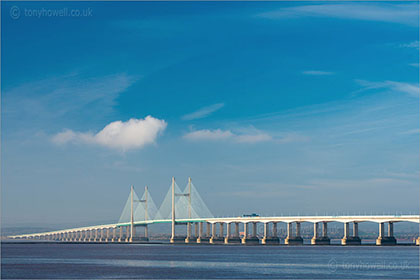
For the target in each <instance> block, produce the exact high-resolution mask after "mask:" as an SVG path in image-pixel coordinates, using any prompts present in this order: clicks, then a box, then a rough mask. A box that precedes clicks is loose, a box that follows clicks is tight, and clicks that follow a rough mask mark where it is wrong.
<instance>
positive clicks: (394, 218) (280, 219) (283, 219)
mask: <svg viewBox="0 0 420 280" xmlns="http://www.w3.org/2000/svg"><path fill="white" fill-rule="evenodd" d="M171 222H172V220H171V219H164V220H148V221H136V222H134V225H135V226H144V225H150V224H158V223H171ZM188 222H192V223H196V222H208V223H252V222H257V223H270V222H276V223H291V222H309V223H318V222H339V223H349V222H358V223H361V222H374V223H387V222H394V223H396V222H412V223H420V215H383V216H372V215H371V216H361V215H360V216H277V217H225V218H196V219H176V223H188ZM129 225H130V223H115V224H105V225H96V226H88V227H78V228H70V229H62V230H56V231H49V232H39V233H32V234H20V235H13V236H9V238H28V237H36V236H40V235H49V234H60V233H66V232H74V231H85V230H96V229H109V228H118V227H122V226H129Z"/></svg>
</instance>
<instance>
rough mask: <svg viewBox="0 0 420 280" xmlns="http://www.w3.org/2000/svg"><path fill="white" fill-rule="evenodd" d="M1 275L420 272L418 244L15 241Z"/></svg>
mask: <svg viewBox="0 0 420 280" xmlns="http://www.w3.org/2000/svg"><path fill="white" fill-rule="evenodd" d="M1 253H2V256H1V264H2V266H1V276H2V279H8V278H9V279H10V278H19V279H22V278H30V279H58V278H66V279H69V278H78V279H94V278H131V279H133V278H183V279H199V278H210V279H215V278H241V279H244V278H247V279H255V278H272V279H275V278H299V279H305V278H310V279H313V278H319V279H327V278H333V279H339V278H341V279H366V278H371V279H378V278H380V279H402V278H404V279H419V248H418V247H415V246H395V247H376V246H354V247H352V246H348V247H342V246H298V247H288V246H240V245H239V246H238V245H237V246H234V245H232V246H227V245H220V246H217V245H170V244H155V245H153V244H60V243H51V244H45V243H43V244H25V243H22V244H12V243H3V244H2V247H1Z"/></svg>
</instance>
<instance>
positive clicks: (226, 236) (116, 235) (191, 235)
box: [9, 178, 420, 245]
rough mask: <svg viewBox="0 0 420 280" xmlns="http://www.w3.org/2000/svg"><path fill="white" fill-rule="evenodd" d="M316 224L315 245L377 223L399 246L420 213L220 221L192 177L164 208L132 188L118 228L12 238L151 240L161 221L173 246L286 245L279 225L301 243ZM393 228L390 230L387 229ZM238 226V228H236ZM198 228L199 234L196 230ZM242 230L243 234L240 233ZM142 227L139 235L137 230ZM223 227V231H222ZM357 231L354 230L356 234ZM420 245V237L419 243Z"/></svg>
mask: <svg viewBox="0 0 420 280" xmlns="http://www.w3.org/2000/svg"><path fill="white" fill-rule="evenodd" d="M304 222H309V223H313V226H314V230H313V237H312V239H311V244H313V245H329V244H330V238H329V237H328V223H331V222H339V223H343V226H344V236H343V238H342V239H341V244H342V245H360V244H361V239H360V237H359V230H358V228H359V223H362V222H374V223H377V224H378V225H379V234H378V237H377V239H376V244H377V245H396V244H397V241H396V239H395V237H394V224H395V223H398V222H412V223H420V216H419V215H370V216H368V215H353V216H350V215H349V216H273V217H260V216H258V215H255V214H253V215H244V216H242V217H224V218H215V217H214V216H213V215H212V213H211V212H210V210H209V209H208V207H207V206H206V204H205V203H204V201H203V199H202V198H201V196H200V194H199V193H198V191H197V189H196V187H195V186H194V184H193V183H192V181H191V178H189V179H188V183H187V186H186V187H185V189H184V190H181V189H180V188H179V186H178V185H177V183H176V182H175V178H172V183H171V186H170V188H169V190H168V193H167V194H166V196H165V198H164V200H163V202H162V204H161V206H160V207H159V208H157V206H156V204H155V203H154V201H153V199H152V197H151V195H150V193H149V191H148V188H147V187H145V190H144V193H143V195H142V196H141V197H139V196H138V195H137V194H136V192H135V191H134V188H133V186H132V187H131V191H130V195H129V197H128V199H127V202H126V204H125V207H124V208H123V211H122V214H121V216H120V219H119V221H118V222H117V223H115V224H105V225H95V226H88V227H79V228H71V229H63V230H56V231H50V232H40V233H32V234H21V235H13V236H9V238H12V239H43V240H56V241H63V242H138V241H142V242H147V241H149V232H148V226H149V225H151V224H158V223H170V224H171V238H170V242H171V243H210V244H260V243H261V244H273V245H275V244H280V243H282V242H281V240H280V238H279V236H278V231H277V225H278V223H286V224H287V237H286V238H285V240H284V244H287V245H301V244H303V238H302V236H301V223H304ZM257 224H263V226H264V231H263V234H262V236H259V235H258V234H257ZM385 225H387V227H385ZM177 226H178V227H179V226H186V234H181V235H179V234H178V235H177V234H176V228H177ZM232 226H234V229H232ZM193 227H194V230H193ZM240 227H241V228H242V231H241V232H240ZM140 228H142V229H143V230H144V234H143V235H142V236H139V235H138V234H137V233H136V229H140ZM217 228H218V230H217ZM350 229H351V232H350ZM419 244H420V237H419V238H417V239H416V245H419Z"/></svg>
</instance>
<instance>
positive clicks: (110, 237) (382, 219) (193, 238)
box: [9, 215, 420, 245]
mask: <svg viewBox="0 0 420 280" xmlns="http://www.w3.org/2000/svg"><path fill="white" fill-rule="evenodd" d="M303 222H309V223H313V225H314V230H313V233H314V235H313V237H312V239H311V244H313V245H329V244H330V239H329V237H328V223H330V222H339V223H343V225H344V236H343V238H342V240H341V244H342V245H360V244H361V239H360V237H359V233H358V225H359V223H362V222H373V223H378V225H379V235H378V238H377V240H376V244H377V245H396V244H397V242H396V239H395V237H394V223H398V222H412V223H420V216H419V215H394V216H387V215H383V216H361V215H360V216H277V217H224V218H195V219H194V218H190V219H176V220H175V223H173V220H172V219H164V220H148V221H133V222H132V223H116V224H106V225H97V226H88V227H78V228H71V229H64V230H57V231H50V232H40V233H33V234H21V235H13V236H9V238H12V239H45V240H57V241H72V242H134V241H148V226H149V225H151V224H157V223H172V237H171V239H170V241H171V243H211V244H235V243H238V244H260V243H262V244H273V245H274V244H279V243H280V239H279V237H278V233H277V224H278V223H286V224H287V237H286V239H285V240H284V243H285V244H288V245H300V244H303V239H302V237H301V234H300V227H301V223H303ZM258 223H261V224H263V226H264V233H263V236H262V239H261V240H260V238H259V237H258V235H257V224H258ZM204 224H206V227H207V228H206V233H204ZM240 224H242V227H243V234H241V235H240V232H239V225H240ZM351 224H352V234H350V225H351ZM385 224H387V225H388V227H387V233H385ZM175 225H186V226H187V234H186V236H177V235H175V228H176V227H175ZM192 225H195V234H193V232H192V230H191V227H192ZM218 225H219V233H217V230H216V228H217V226H218ZM231 225H235V229H234V231H232V229H231ZM270 225H271V226H272V229H271V230H270ZM321 225H322V230H321V229H320V226H321ZM136 227H143V228H144V231H145V232H144V236H143V237H138V236H136V232H135V229H136ZM293 227H294V229H295V230H294V231H293ZM225 228H226V234H224V230H225ZM250 228H251V229H252V230H251V232H250V233H249V231H250ZM117 231H119V232H118V233H117ZM416 244H417V245H419V244H420V237H419V238H417V240H416Z"/></svg>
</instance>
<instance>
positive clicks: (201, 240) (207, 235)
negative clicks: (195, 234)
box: [197, 222, 211, 243]
mask: <svg viewBox="0 0 420 280" xmlns="http://www.w3.org/2000/svg"><path fill="white" fill-rule="evenodd" d="M205 225H206V233H205V234H204V233H203V232H204V223H203V222H201V223H200V226H201V237H200V238H199V240H198V239H197V243H210V228H211V225H210V223H208V222H206V223H205Z"/></svg>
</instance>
